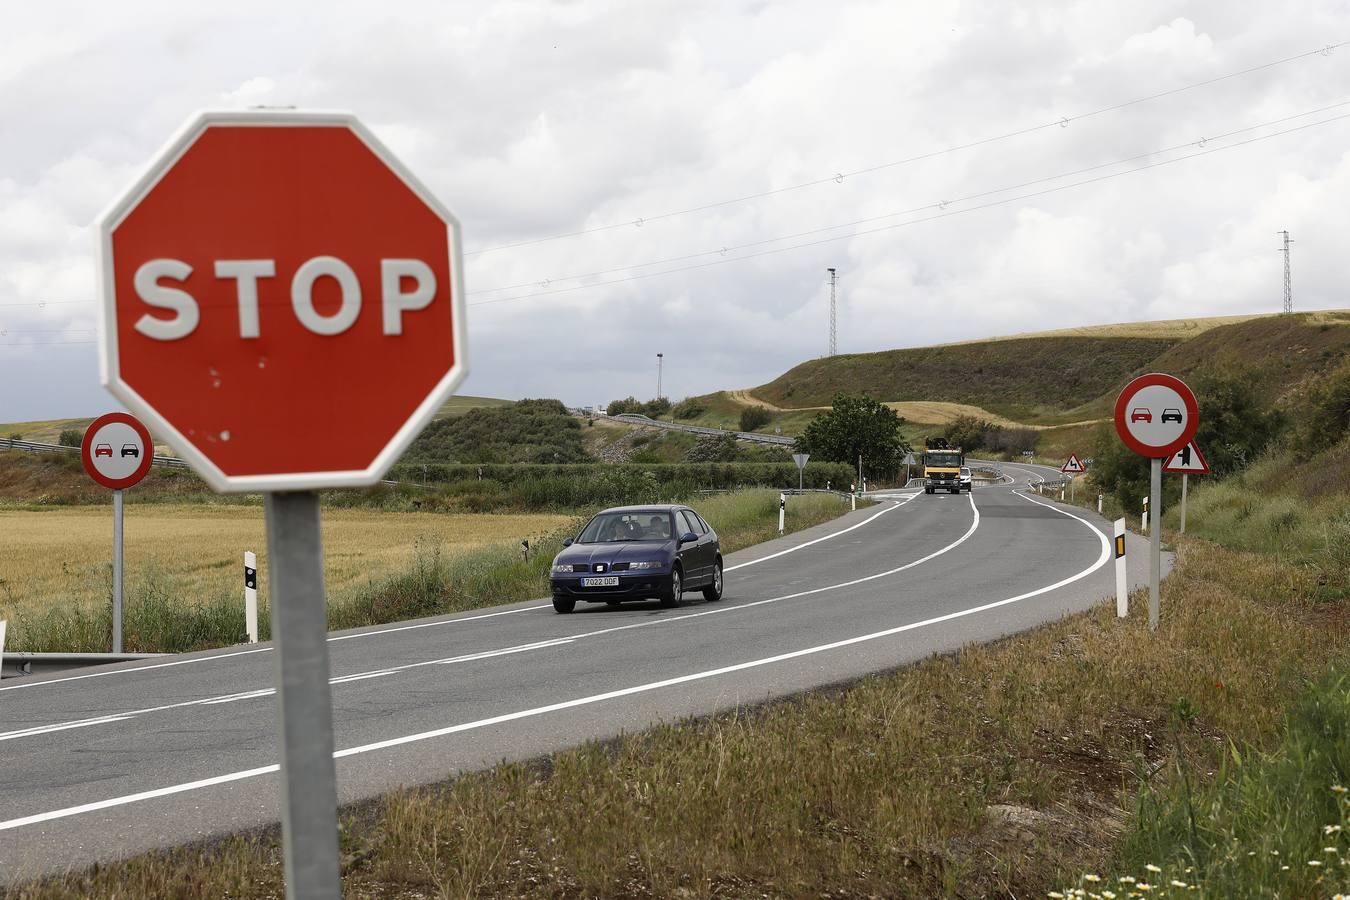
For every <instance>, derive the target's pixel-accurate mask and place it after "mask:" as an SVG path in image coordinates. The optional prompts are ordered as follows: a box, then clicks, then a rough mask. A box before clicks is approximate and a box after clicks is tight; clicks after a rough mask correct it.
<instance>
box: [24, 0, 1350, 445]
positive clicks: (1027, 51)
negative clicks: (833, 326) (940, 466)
mask: <svg viewBox="0 0 1350 900" xmlns="http://www.w3.org/2000/svg"><path fill="white" fill-rule="evenodd" d="M1018 6H1023V7H1026V6H1030V5H1029V4H1008V3H994V2H986V3H980V4H977V3H947V2H943V3H932V2H924V3H917V2H915V3H909V2H904V3H901V2H896V0H891V2H875V3H870V2H849V0H841V2H835V3H829V4H822V3H820V2H818V0H817V2H793V0H775V2H772V3H768V2H731V0H723V2H698V0H677V2H654V0H653V2H648V0H643V2H636V0H630V2H619V0H615V2H599V0H596V2H593V0H576V2H556V3H549V2H542V0H540V2H493V3H481V2H477V3H462V2H453V3H451V2H421V3H418V2H402V3H369V2H359V3H347V2H332V0H327V2H323V3H308V2H306V3H284V4H283V3H277V2H275V0H269V2H266V3H255V2H249V0H242V2H235V3H231V4H226V5H222V4H185V3H182V2H172V3H167V2H166V3H152V2H140V0H124V2H121V3H118V4H114V5H109V4H106V3H98V4H95V3H86V4H72V3H63V2H59V0H52V2H43V3H28V4H6V11H5V27H4V29H3V30H0V422H5V421H16V420H25V419H38V418H48V417H64V416H79V415H92V414H96V413H99V412H103V411H106V410H107V409H109V408H112V407H113V406H114V404H113V402H112V401H111V399H110V398H109V397H107V395H106V394H105V393H104V392H103V391H102V389H101V388H100V387H99V386H98V376H97V356H96V352H95V348H94V344H93V341H94V338H95V335H94V332H93V330H92V329H93V328H94V323H95V318H94V305H93V296H94V288H95V285H94V259H93V250H94V239H93V229H92V224H93V222H94V221H95V220H96V218H97V217H98V215H99V214H100V213H101V211H102V210H103V208H104V207H105V206H106V205H107V204H108V203H109V202H110V201H111V200H112V199H113V197H114V196H115V195H116V194H117V193H118V192H119V191H120V190H122V189H123V188H124V187H125V186H126V185H127V184H128V182H129V181H130V180H131V178H132V177H133V176H134V175H135V174H136V173H137V172H138V171H139V169H140V168H141V167H142V166H144V164H145V163H146V161H147V160H148V159H149V157H150V156H151V155H152V154H153V153H154V152H155V151H156V150H157V149H158V148H159V147H160V146H161V145H162V144H163V143H164V141H165V140H166V139H167V138H168V137H169V136H170V135H171V134H172V133H173V132H174V131H175V130H176V129H177V128H178V127H179V126H180V125H181V124H182V123H183V122H184V121H185V120H186V119H187V118H188V117H189V116H190V115H191V114H192V113H193V112H194V111H196V110H199V109H202V108H235V109H241V108H246V107H248V106H252V105H292V104H293V105H297V106H301V107H314V108H322V109H347V110H351V111H353V112H355V113H356V114H358V115H359V116H361V117H362V118H363V119H364V120H365V121H366V122H367V124H369V125H370V126H371V127H372V129H373V130H374V131H375V132H376V133H377V134H378V135H379V136H380V137H381V138H382V139H383V140H384V141H385V142H386V143H388V144H389V145H390V146H392V147H393V148H394V149H395V151H396V152H397V153H398V154H399V155H400V156H401V157H402V158H403V159H404V161H405V162H406V163H407V164H408V165H409V166H410V167H411V168H412V169H413V170H414V171H415V172H417V173H418V174H419V175H420V176H421V178H422V179H423V180H424V181H425V182H426V183H427V184H429V185H430V186H431V187H432V189H433V190H435V191H436V192H437V193H438V194H439V195H440V197H441V198H442V199H443V200H444V202H445V203H446V205H447V206H449V207H450V208H451V209H452V210H454V211H455V212H456V213H457V214H458V216H459V217H460V219H461V220H462V221H463V223H464V232H465V249H466V252H467V259H466V261H467V265H468V271H467V281H468V288H469V291H470V294H469V303H470V308H469V312H470V320H469V332H470V347H471V355H472V374H471V375H470V377H469V380H468V382H467V383H466V384H465V385H464V387H463V389H462V390H463V392H464V393H473V394H485V395H493V396H501V397H512V398H515V397H522V396H559V397H561V398H563V399H565V400H567V401H569V402H575V403H583V402H584V403H593V402H597V401H606V400H609V399H611V398H615V397H621V396H624V395H627V394H636V395H638V396H639V397H647V396H650V395H652V394H653V393H654V392H655V387H656V384H655V380H656V378H655V376H656V367H655V355H656V353H657V352H663V353H664V354H665V361H666V367H665V389H666V390H665V393H666V394H667V395H669V396H672V397H675V398H678V397H681V396H684V395H686V394H694V393H701V392H704V391H709V390H715V389H719V388H728V387H731V388H735V387H748V386H752V385H755V384H759V383H762V382H764V381H766V380H769V379H770V378H772V377H774V376H776V375H777V374H779V373H781V372H782V371H783V370H785V369H787V368H789V367H790V366H792V365H794V364H796V363H798V362H800V361H802V360H804V359H809V358H811V357H815V356H820V355H822V354H823V353H824V352H825V350H826V346H827V334H828V326H827V298H828V286H827V279H826V271H825V270H826V267H829V266H833V267H836V268H837V269H838V270H839V273H840V313H839V348H840V350H841V351H843V352H852V351H865V350H879V349H886V348H891V347H902V346H916V345H923V344H930V343H934V342H942V341H951V340H962V339H966V338H972V337H980V336H989V335H998V334H1008V333H1015V332H1020V331H1029V330H1039V329H1045V328H1055V327H1064V326H1069V325H1080V324H1090V323H1104V322H1122V321H1133V320H1141V319H1156V318H1177V317H1185V316H1204V315H1222V314H1234V313H1245V312H1257V311H1273V310H1277V309H1279V307H1280V304H1281V302H1282V293H1281V292H1282V279H1281V266H1282V260H1281V256H1280V255H1279V254H1278V253H1277V252H1276V247H1277V245H1278V242H1279V239H1278V238H1277V236H1276V234H1275V232H1276V231H1278V230H1280V229H1285V228H1287V229H1289V230H1290V232H1291V233H1292V235H1293V237H1294V239H1295V244H1294V291H1295V303H1296V306H1297V307H1298V308H1300V309H1316V308H1337V307H1347V306H1350V297H1347V289H1346V287H1345V285H1347V284H1350V253H1347V252H1346V246H1347V245H1346V240H1347V235H1350V118H1340V119H1337V118H1336V117H1338V116H1339V117H1344V116H1347V115H1350V44H1347V45H1346V46H1333V45H1336V44H1339V43H1340V42H1342V41H1350V3H1347V2H1327V3H1318V4H1313V3H1308V4H1300V3H1294V4H1271V3H1258V2H1252V0H1211V2H1203V0H1202V2H1185V3H1162V2H1153V0H1139V2H1133V3H1128V4H1121V3H1115V4H1102V3H1100V2H1095V0H1083V2H1046V3H1038V4H1035V8H1034V10H1030V9H1026V8H1020V9H1019V8H1017V7H1018ZM1319 50H1320V52H1318V51H1319ZM1291 57H1297V58H1293V59H1291ZM1281 60H1286V61H1284V62H1278V61H1281ZM1277 62H1278V64H1274V65H1267V64H1270V63H1277ZM1257 67H1261V68H1257ZM1249 69H1256V70H1255V71H1250V72H1247V73H1245V74H1235V75H1233V77H1227V78H1224V77H1223V76H1227V75H1230V74H1232V73H1240V72H1243V71H1244V70H1249ZM1213 79H1220V80H1217V81H1213V83H1210V84H1207V85H1201V83H1203V82H1207V81H1212V80H1213ZM1194 85H1201V86H1195V87H1191V86H1194ZM1178 89H1180V90H1178ZM1158 94H1165V96H1160V97H1153V95H1158ZM1149 97H1153V99H1143V98H1149ZM1134 100H1142V102H1137V103H1131V102H1129V101H1134ZM1122 104H1124V105H1122ZM1338 104H1343V105H1338ZM1328 120H1332V121H1328ZM1319 123H1326V124H1319ZM1303 126H1309V127H1303ZM1291 129H1298V130H1291ZM1277 132H1288V133H1285V134H1278V133H1277ZM1243 142H1246V143H1243ZM972 144H974V145H975V146H968V145H972ZM1183 157H1190V158H1183ZM1141 167H1147V168H1145V169H1144V170H1143V171H1138V172H1133V173H1132V172H1130V171H1129V170H1130V169H1137V168H1141ZM1077 182H1088V183H1085V184H1076V183H1077ZM578 232H581V233H579V234H578Z"/></svg>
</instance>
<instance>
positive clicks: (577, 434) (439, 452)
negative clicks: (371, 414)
mask: <svg viewBox="0 0 1350 900" xmlns="http://www.w3.org/2000/svg"><path fill="white" fill-rule="evenodd" d="M589 458H590V457H589V456H588V455H587V453H586V449H585V447H584V446H583V445H582V441H581V422H580V421H578V420H577V419H576V418H575V417H574V416H573V415H572V414H571V413H569V412H568V411H567V407H565V406H563V405H562V403H560V402H559V401H557V400H521V401H518V402H516V403H508V404H507V405H505V406H482V407H476V408H473V409H469V410H467V411H464V412H463V413H462V414H459V415H452V416H447V417H445V418H442V419H437V420H436V421H434V422H432V423H431V424H430V425H428V426H427V428H426V430H425V431H423V432H422V433H421V435H419V436H418V438H417V440H415V441H413V443H412V446H411V447H409V448H408V452H407V453H405V454H404V455H403V459H402V462H405V463H433V462H456V463H573V462H586V461H587V460H589Z"/></svg>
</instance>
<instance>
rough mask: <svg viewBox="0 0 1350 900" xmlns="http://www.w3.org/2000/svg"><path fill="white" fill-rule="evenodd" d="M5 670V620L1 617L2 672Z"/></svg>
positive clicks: (0, 664)
mask: <svg viewBox="0 0 1350 900" xmlns="http://www.w3.org/2000/svg"><path fill="white" fill-rule="evenodd" d="M4 670H5V620H4V619H0V672H3V671H4Z"/></svg>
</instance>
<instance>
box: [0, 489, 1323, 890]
mask: <svg viewBox="0 0 1350 900" xmlns="http://www.w3.org/2000/svg"><path fill="white" fill-rule="evenodd" d="M1201 493H1203V492H1201ZM768 499H769V503H770V505H772V502H773V498H772V496H770V497H769V498H768ZM709 515H710V516H715V515H716V514H715V513H713V512H711V511H710V512H709ZM1305 549H1306V550H1307V551H1308V552H1310V553H1316V552H1317V547H1316V546H1315V545H1313V544H1310V545H1309V546H1308V547H1307V548H1305ZM1318 581H1319V577H1318V573H1317V572H1316V571H1315V570H1313V569H1310V568H1307V567H1304V566H1301V565H1298V564H1295V563H1293V562H1292V561H1290V560H1289V559H1282V558H1279V557H1277V556H1274V555H1267V554H1256V553H1249V552H1244V551H1239V550H1235V549H1230V548H1228V547H1225V546H1223V545H1221V544H1217V543H1214V542H1211V541H1207V540H1204V539H1199V538H1186V539H1184V540H1182V541H1180V542H1179V545H1178V562H1177V567H1176V569H1175V570H1174V573H1173V575H1172V576H1171V577H1170V578H1169V579H1168V581H1167V582H1165V583H1164V585H1163V610H1164V616H1163V621H1162V626H1161V627H1160V629H1159V631H1158V632H1157V633H1156V634H1150V633H1149V631H1148V629H1147V622H1146V614H1145V611H1144V606H1145V604H1142V603H1139V602H1136V603H1135V604H1134V611H1133V612H1132V614H1131V616H1130V617H1129V618H1128V619H1126V620H1124V621H1119V620H1117V619H1116V618H1115V615H1114V609H1113V608H1111V607H1110V606H1105V605H1104V606H1102V607H1099V608H1097V609H1096V610H1093V611H1092V612H1090V613H1087V614H1084V615H1079V616H1074V617H1071V618H1068V619H1066V620H1064V621H1062V622H1060V623H1057V624H1054V625H1051V626H1048V627H1045V628H1041V629H1038V630H1036V631H1033V632H1029V633H1027V634H1024V635H1021V636H1018V637H1014V638H1010V639H1008V640H1005V641H1002V642H999V643H996V644H993V645H987V646H976V647H970V648H967V649H965V650H963V651H961V652H960V653H957V654H953V655H950V656H942V657H935V658H932V659H930V660H928V661H926V662H924V663H922V664H919V665H917V666H912V667H908V668H905V669H901V670H898V671H896V672H892V673H889V674H882V675H878V676H874V677H870V678H867V679H864V680H862V681H860V682H858V683H855V684H852V685H849V686H847V687H843V688H840V689H836V690H824V691H820V692H816V693H812V694H808V695H805V696H803V697H800V698H797V699H794V700H791V701H786V702H777V703H772V704H768V705H766V706H763V707H759V708H752V709H740V710H737V711H734V712H731V713H727V714H725V715H720V716H715V717H711V718H708V719H702V720H694V721H684V722H678V723H671V724H669V725H667V726H663V727H660V728H656V729H652V730H649V731H644V732H641V733H638V734H633V735H630V736H627V737H624V738H622V739H620V740H618V741H614V742H609V743H595V744H589V745H586V746H583V747H581V748H578V749H576V750H572V751H568V752H564V753H558V754H554V755H553V756H551V757H549V758H547V759H544V760H539V761H537V762H534V763H523V764H511V765H502V766H499V767H497V768H495V769H493V770H492V771H489V772H484V773H478V774H470V775H465V776H461V777H459V778H456V779H454V780H451V781H448V782H446V783H445V784H443V785H439V786H434V787H428V788H419V789H410V790H405V791H398V792H395V793H393V794H390V795H388V796H386V797H384V798H383V799H381V800H379V801H378V802H375V803H372V804H366V805H363V806H360V807H357V808H353V809H350V810H348V811H346V813H345V814H344V830H343V844H344V852H345V857H344V858H345V866H344V882H345V883H344V889H345V891H346V894H347V896H352V897H381V898H383V897H403V896H418V895H423V896H428V895H429V896H444V897H460V896H480V897H540V898H542V897H558V896H656V897H690V896H693V897H744V896H761V895H768V896H789V897H806V896H813V897H819V896H824V895H826V894H828V895H830V896H908V897H931V896H1017V897H1035V896H1042V897H1043V896H1046V895H1047V893H1048V892H1050V891H1059V892H1060V893H1063V894H1065V895H1066V896H1067V895H1068V893H1069V891H1070V890H1072V889H1073V888H1076V887H1080V886H1081V888H1083V889H1084V891H1085V894H1086V892H1087V891H1092V892H1094V893H1098V896H1106V895H1105V894H1102V893H1100V889H1102V888H1106V889H1109V890H1111V891H1113V893H1114V894H1115V896H1117V897H1126V896H1130V895H1131V891H1132V890H1133V891H1134V893H1135V894H1136V895H1145V894H1146V895H1147V896H1155V895H1165V896H1172V895H1174V894H1175V895H1178V896H1179V895H1181V894H1182V893H1185V895H1186V896H1200V897H1210V898H1221V897H1222V898H1230V897H1232V898H1240V897H1268V896H1273V895H1275V893H1277V892H1278V894H1279V895H1280V896H1288V897H1311V896H1328V897H1329V896H1331V895H1332V894H1334V893H1336V892H1337V891H1338V890H1345V889H1347V887H1350V869H1347V867H1346V866H1345V865H1344V864H1343V863H1341V860H1342V859H1344V858H1346V857H1347V856H1350V846H1348V845H1347V841H1346V839H1345V831H1344V830H1342V831H1336V832H1328V831H1327V830H1326V829H1327V827H1328V826H1336V825H1338V824H1339V825H1341V827H1342V828H1343V829H1344V828H1346V827H1347V826H1350V823H1347V822H1346V821H1345V819H1344V818H1343V816H1344V812H1343V810H1344V809H1345V808H1346V807H1345V805H1344V797H1345V795H1344V794H1342V793H1338V792H1337V791H1336V790H1335V788H1336V787H1337V786H1345V785H1346V782H1347V780H1350V769H1348V768H1347V767H1348V766H1350V760H1347V758H1346V755H1345V754H1346V752H1347V747H1350V742H1347V740H1346V739H1345V738H1346V733H1347V732H1346V722H1347V719H1346V717H1345V714H1346V710H1347V707H1350V683H1348V682H1347V680H1346V679H1345V678H1344V677H1343V676H1342V675H1341V674H1339V673H1340V672H1342V671H1343V670H1340V669H1338V668H1337V667H1338V665H1339V661H1342V660H1344V659H1345V658H1346V652H1347V650H1350V616H1347V606H1346V604H1345V603H1344V602H1327V600H1326V599H1324V598H1323V597H1322V596H1321V595H1320V594H1319V591H1318ZM1137 599H1138V598H1136V600H1137ZM1326 847H1332V848H1334V849H1335V851H1336V852H1335V853H1328V852H1327V851H1326V850H1325V848H1326ZM1249 853H1250V854H1252V855H1248V854H1249ZM1312 860H1317V861H1319V862H1320V863H1321V865H1318V866H1312V865H1309V862H1310V861H1312ZM1149 866H1152V867H1153V868H1152V869H1150V868H1148V867H1149ZM1284 866H1288V868H1287V869H1286V868H1284ZM1155 869H1156V871H1155ZM1121 878H1130V879H1134V881H1133V882H1124V883H1122V882H1120V881H1119V879H1121ZM1094 879H1095V880H1094ZM1173 879H1175V880H1176V881H1180V882H1182V883H1183V884H1185V885H1186V886H1187V887H1184V888H1181V887H1175V886H1173V885H1172V884H1171V882H1172V880H1173ZM1139 882H1144V883H1146V884H1148V885H1149V889H1148V891H1147V892H1144V891H1143V890H1142V889H1139V888H1138V883H1139ZM1192 884H1195V885H1198V886H1199V890H1197V891H1190V890H1189V886H1190V885H1192ZM280 885H281V862H280V854H279V850H278V844H277V836H276V834H275V832H274V830H271V831H264V832H260V833H255V834H249V835H242V836H238V837H235V838H231V839H228V840H226V841H224V842H217V843H213V844H209V845H202V846H194V847H188V848H182V849H179V850H174V851H169V852H162V853H154V854H147V855H143V856H139V857H136V858H135V859H132V860H130V861H128V862H125V863H122V864H118V865H114V866H104V867H100V868H99V869H98V870H95V871H90V872H83V873H75V874H71V875H68V876H65V877H64V878H59V879H55V880H53V881H51V882H48V883H46V884H42V885H27V886H22V887H17V888H12V889H11V893H10V895H9V896H12V897H15V898H18V897H24V898H34V900H36V898H67V897H86V896H87V897H114V896H143V897H176V896H185V895H189V894H191V895H216V896H224V895H229V896H240V897H263V896H277V895H279V892H280Z"/></svg>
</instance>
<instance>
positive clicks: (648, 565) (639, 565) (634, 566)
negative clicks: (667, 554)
mask: <svg viewBox="0 0 1350 900" xmlns="http://www.w3.org/2000/svg"><path fill="white" fill-rule="evenodd" d="M664 565H665V563H663V562H656V561H655V560H652V561H649V562H635V563H629V564H628V571H630V572H636V571H637V570H639V569H659V568H661V567H662V566H664Z"/></svg>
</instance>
